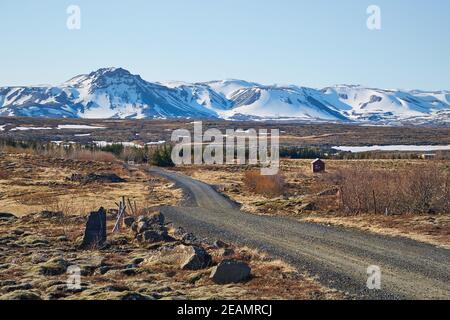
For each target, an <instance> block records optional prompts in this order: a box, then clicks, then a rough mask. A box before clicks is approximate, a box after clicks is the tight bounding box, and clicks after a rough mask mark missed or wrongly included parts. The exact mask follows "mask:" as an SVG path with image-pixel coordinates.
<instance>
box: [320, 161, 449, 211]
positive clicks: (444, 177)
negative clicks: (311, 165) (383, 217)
mask: <svg viewBox="0 0 450 320" xmlns="http://www.w3.org/2000/svg"><path fill="white" fill-rule="evenodd" d="M449 176H450V175H449V171H448V169H442V168H439V167H438V166H436V165H430V166H420V167H410V168H406V169H397V170H387V169H373V168H370V167H369V166H367V165H366V166H364V165H356V166H354V167H352V168H346V169H340V170H338V171H336V172H334V173H333V174H330V175H329V176H328V179H329V181H330V182H332V183H333V184H336V185H337V186H339V190H340V192H339V202H340V205H341V206H342V207H343V209H344V210H345V211H346V212H348V213H351V214H359V213H383V214H386V213H387V214H407V213H411V214H426V213H448V212H449V211H450V185H449Z"/></svg>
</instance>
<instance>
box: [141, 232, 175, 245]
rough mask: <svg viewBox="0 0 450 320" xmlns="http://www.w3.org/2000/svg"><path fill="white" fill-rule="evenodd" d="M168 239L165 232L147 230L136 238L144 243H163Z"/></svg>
mask: <svg viewBox="0 0 450 320" xmlns="http://www.w3.org/2000/svg"><path fill="white" fill-rule="evenodd" d="M167 238H168V234H167V231H166V230H147V231H144V232H143V233H142V234H140V235H139V236H138V240H140V241H141V242H146V243H155V242H161V241H165V240H166V239H167Z"/></svg>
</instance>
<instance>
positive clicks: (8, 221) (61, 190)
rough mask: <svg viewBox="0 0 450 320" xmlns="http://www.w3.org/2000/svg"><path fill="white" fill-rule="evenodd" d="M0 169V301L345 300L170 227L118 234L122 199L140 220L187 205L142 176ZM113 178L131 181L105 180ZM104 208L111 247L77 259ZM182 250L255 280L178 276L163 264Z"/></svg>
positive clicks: (93, 169)
mask: <svg viewBox="0 0 450 320" xmlns="http://www.w3.org/2000/svg"><path fill="white" fill-rule="evenodd" d="M0 168H1V171H0V175H1V176H0V208H1V209H0V212H2V213H1V214H0V300H2V299H90V300H103V299H149V300H152V299H175V298H182V299H219V298H222V299H342V298H346V296H345V295H344V294H342V293H339V292H337V291H336V290H332V289H329V288H326V287H325V286H323V285H321V284H320V283H319V282H317V281H316V280H315V279H314V278H312V277H311V276H309V275H308V274H307V273H306V272H304V271H302V270H296V269H294V268H292V267H291V266H289V265H288V264H287V263H285V262H283V261H280V260H274V259H272V258H270V257H268V256H267V255H265V254H264V253H260V252H258V251H255V250H253V249H250V248H246V247H242V246H237V245H235V244H233V243H228V244H223V245H221V246H217V245H216V244H214V243H213V239H196V237H195V235H192V234H189V230H187V231H184V230H180V229H178V228H175V227H173V226H171V225H168V226H167V228H168V230H169V235H170V236H171V237H172V240H171V241H162V242H159V243H152V244H146V243H140V242H138V241H137V240H136V239H135V237H134V233H133V231H131V230H129V229H127V228H125V229H122V232H120V233H118V234H114V235H112V234H111V230H112V228H113V225H114V222H115V217H116V215H117V212H116V211H115V210H111V209H114V208H115V207H116V206H115V202H116V201H118V200H119V198H120V197H121V196H127V197H129V198H131V199H134V200H136V203H137V207H138V210H139V211H140V212H147V210H148V208H150V210H157V207H159V206H162V205H176V204H177V203H178V202H179V201H180V200H181V199H182V198H183V194H182V191H181V190H180V189H177V188H176V187H175V186H174V185H173V184H172V183H171V182H169V181H168V180H165V179H163V178H160V177H158V176H155V175H149V174H148V173H147V172H144V171H142V170H140V169H139V168H134V169H133V168H131V169H130V168H128V167H127V166H123V165H122V164H121V163H119V162H117V163H108V162H95V161H85V160H73V159H56V158H50V157H45V156H38V155H32V154H20V153H1V154H0ZM74 174H75V176H74ZM92 174H95V176H93V175H92ZM111 174H115V175H116V176H117V177H120V178H123V179H124V180H125V181H123V182H115V183H114V182H112V181H105V180H102V179H106V178H114V176H111ZM100 206H103V207H105V208H106V209H108V225H107V228H108V241H107V244H106V246H104V247H102V248H92V249H90V250H80V249H78V245H79V243H80V239H81V236H82V235H83V231H84V225H85V221H86V218H85V217H86V215H87V213H89V211H92V210H98V208H99V207H100ZM152 208H153V209H152ZM184 245H186V246H188V247H189V246H191V245H195V246H199V247H202V248H204V249H205V250H206V251H207V252H208V253H209V254H210V255H211V256H212V258H213V265H217V264H218V263H220V262H221V261H223V260H225V259H235V260H240V261H244V262H246V263H248V264H249V266H250V267H251V269H252V277H251V278H250V279H249V280H248V281H246V282H243V283H237V284H228V285H218V284H216V283H214V282H213V281H211V280H210V278H209V276H210V274H211V270H212V269H211V268H212V266H209V267H206V268H202V269H200V270H182V269H181V268H180V265H179V264H178V262H176V261H173V262H170V261H169V262H168V261H163V260H161V259H160V253H161V252H162V251H164V250H168V251H171V250H174V248H179V247H180V246H184ZM223 246H225V247H223ZM71 265H76V266H79V267H80V269H81V288H79V289H76V290H69V289H68V287H67V285H66V281H67V279H68V274H67V273H66V270H67V268H68V267H69V266H71Z"/></svg>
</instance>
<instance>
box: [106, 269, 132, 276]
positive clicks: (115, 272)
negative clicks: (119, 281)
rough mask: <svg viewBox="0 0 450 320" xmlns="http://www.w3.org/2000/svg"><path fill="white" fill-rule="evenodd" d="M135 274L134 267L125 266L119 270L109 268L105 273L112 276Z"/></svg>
mask: <svg viewBox="0 0 450 320" xmlns="http://www.w3.org/2000/svg"><path fill="white" fill-rule="evenodd" d="M136 274H137V271H136V268H125V269H120V270H109V271H108V272H107V273H106V275H108V276H112V277H119V278H121V277H123V276H126V277H132V276H135V275H136Z"/></svg>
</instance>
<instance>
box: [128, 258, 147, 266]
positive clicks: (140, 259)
mask: <svg viewBox="0 0 450 320" xmlns="http://www.w3.org/2000/svg"><path fill="white" fill-rule="evenodd" d="M144 260H145V259H144V258H140V257H138V258H134V259H133V260H131V264H133V265H136V266H138V265H140V264H141V263H142V262H144Z"/></svg>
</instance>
